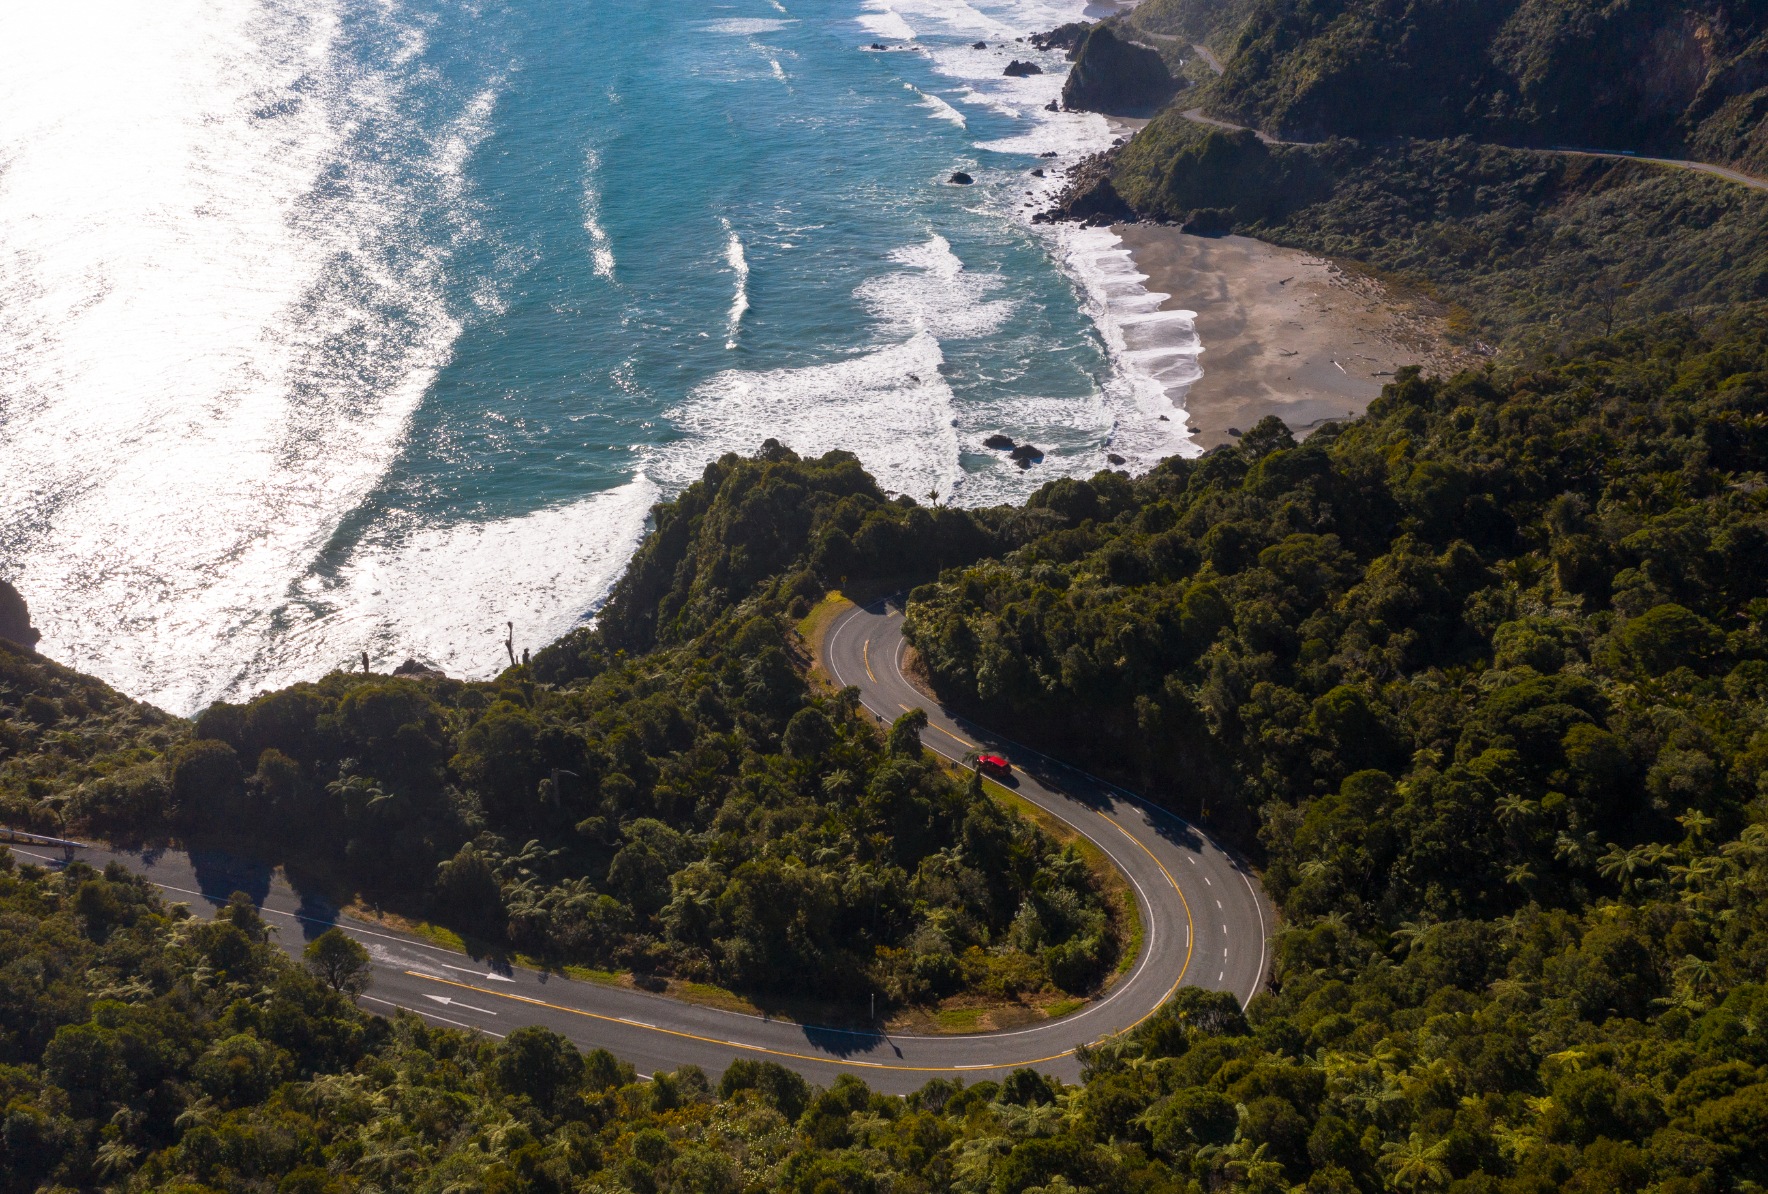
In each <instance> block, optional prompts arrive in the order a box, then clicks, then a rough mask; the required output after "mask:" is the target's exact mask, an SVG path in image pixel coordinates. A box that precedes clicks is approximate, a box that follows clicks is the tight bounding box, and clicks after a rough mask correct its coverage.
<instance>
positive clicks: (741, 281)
mask: <svg viewBox="0 0 1768 1194" xmlns="http://www.w3.org/2000/svg"><path fill="white" fill-rule="evenodd" d="M720 221H721V222H722V223H723V224H724V234H725V243H724V264H725V267H726V268H727V269H729V270H730V272H731V276H732V277H733V278H734V279H735V283H736V293H735V294H734V295H732V296H731V310H730V322H729V330H728V332H727V333H726V337H725V341H724V346H725V347H726V348H735V347H736V346H737V333H738V332H739V331H740V330H742V327H743V316H744V315H745V314H747V313H748V311H749V258H748V257H747V256H745V255H744V253H743V238H742V237H740V236H738V235H737V233H736V229H734V228H732V227H731V222H730V221H729V220H727V219H724V218H723V217H720Z"/></svg>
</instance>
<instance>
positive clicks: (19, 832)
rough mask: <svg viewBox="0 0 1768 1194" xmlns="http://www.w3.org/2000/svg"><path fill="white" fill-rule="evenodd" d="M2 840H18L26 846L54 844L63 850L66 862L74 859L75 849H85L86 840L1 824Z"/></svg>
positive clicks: (0, 839) (0, 833) (0, 834)
mask: <svg viewBox="0 0 1768 1194" xmlns="http://www.w3.org/2000/svg"><path fill="white" fill-rule="evenodd" d="M0 842H17V843H19V844H20V845H25V846H52V847H54V848H56V849H58V850H60V851H61V856H62V859H63V860H64V861H66V862H72V861H73V860H74V851H75V850H84V849H85V848H86V843H85V842H75V841H70V840H68V839H67V838H65V837H50V836H49V835H48V834H44V833H32V832H31V831H30V830H28V829H14V828H12V827H11V826H9V825H0Z"/></svg>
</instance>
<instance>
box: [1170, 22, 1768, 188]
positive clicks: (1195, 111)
mask: <svg viewBox="0 0 1768 1194" xmlns="http://www.w3.org/2000/svg"><path fill="white" fill-rule="evenodd" d="M1197 48H1198V49H1199V50H1201V49H1202V47H1201V46H1199V47H1197ZM1211 65H1212V66H1214V65H1215V64H1214V63H1213V62H1212V63H1211ZM1216 70H1217V72H1218V73H1219V72H1220V70H1221V68H1220V67H1219V66H1216ZM1179 115H1180V116H1183V117H1184V118H1185V119H1186V120H1189V121H1190V122H1191V123H1193V124H1202V125H1207V126H1209V127H1210V128H1216V129H1227V130H1228V131H1229V132H1236V133H1251V134H1252V135H1253V136H1255V137H1257V138H1258V139H1259V140H1260V141H1263V142H1264V143H1265V144H1266V145H1318V144H1319V142H1318V141H1283V140H1280V139H1278V138H1276V137H1273V136H1271V135H1270V134H1269V133H1266V132H1261V131H1260V130H1258V129H1255V128H1252V127H1251V126H1249V125H1244V124H1235V123H1234V122H1233V121H1231V120H1219V119H1217V118H1216V117H1214V116H1210V115H1207V114H1205V112H1204V111H1203V109H1202V108H1189V109H1186V110H1185V111H1183V112H1180V113H1179ZM1510 148H1513V149H1526V150H1532V151H1534V152H1536V153H1563V154H1566V155H1568V156H1570V157H1581V158H1620V159H1622V160H1623V161H1628V162H1649V163H1650V164H1651V165H1653V166H1668V167H1670V168H1671V169H1674V170H1693V171H1694V172H1695V173H1697V174H1711V175H1712V176H1713V177H1714V178H1722V179H1724V180H1725V181H1726V182H1734V183H1737V184H1738V185H1739V186H1745V187H1749V188H1750V189H1751V190H1753V191H1768V179H1763V178H1757V177H1756V176H1755V175H1754V174H1745V173H1744V172H1743V171H1741V170H1733V169H1731V168H1730V167H1729V166H1715V165H1712V164H1711V163H1709V162H1691V161H1685V160H1683V159H1681V158H1652V157H1645V156H1642V155H1640V154H1636V153H1622V152H1620V151H1618V150H1612V149H1571V148H1567V147H1565V146H1560V145H1551V146H1547V147H1545V148H1543V147H1541V146H1529V145H1516V146H1511V147H1510Z"/></svg>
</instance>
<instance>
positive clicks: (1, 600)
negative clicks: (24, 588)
mask: <svg viewBox="0 0 1768 1194" xmlns="http://www.w3.org/2000/svg"><path fill="white" fill-rule="evenodd" d="M42 637H43V636H42V635H41V634H39V633H37V631H36V630H35V629H34V628H33V627H32V626H31V611H30V609H29V608H28V607H27V606H26V605H25V599H24V598H23V597H21V596H19V592H18V590H17V589H15V588H13V587H12V586H11V585H9V584H7V583H6V582H5V581H3V580H0V638H3V639H5V640H6V641H8V642H12V643H17V644H18V645H19V646H21V647H27V648H32V649H35V647H36V646H37V640H38V639H40V638H42Z"/></svg>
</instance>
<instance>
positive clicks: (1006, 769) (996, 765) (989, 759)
mask: <svg viewBox="0 0 1768 1194" xmlns="http://www.w3.org/2000/svg"><path fill="white" fill-rule="evenodd" d="M976 765H977V766H978V767H980V768H982V770H984V771H986V772H988V774H990V775H992V776H995V777H996V778H999V779H1005V778H1006V777H1007V776H1009V775H1012V774H1013V764H1011V763H1009V762H1007V760H1005V759H1003V758H1001V756H1000V755H977V756H976Z"/></svg>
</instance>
